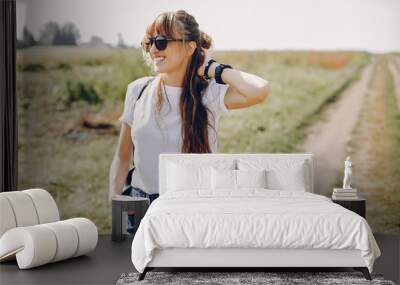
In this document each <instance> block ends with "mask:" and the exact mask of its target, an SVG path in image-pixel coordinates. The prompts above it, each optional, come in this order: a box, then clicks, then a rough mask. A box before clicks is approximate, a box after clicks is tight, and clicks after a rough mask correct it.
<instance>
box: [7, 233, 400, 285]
mask: <svg viewBox="0 0 400 285" xmlns="http://www.w3.org/2000/svg"><path fill="white" fill-rule="evenodd" d="M375 238H376V240H377V242H378V244H379V247H380V249H381V251H382V256H381V257H380V258H378V259H377V260H376V262H375V266H374V273H375V272H376V273H382V274H383V275H384V276H385V279H389V280H392V281H394V282H395V283H399V282H400V235H397V236H395V235H375ZM131 243H132V239H128V240H126V241H124V242H121V243H116V242H112V241H111V237H110V236H108V235H107V236H99V243H98V245H97V248H96V250H95V251H93V252H92V253H90V254H89V255H87V256H80V257H77V258H74V259H69V260H64V261H61V262H57V263H51V264H47V265H44V266H41V267H37V268H33V269H28V270H19V269H18V266H17V264H16V262H15V261H14V262H7V263H2V264H0V284H1V285H6V284H7V285H8V284H115V283H116V282H117V280H118V278H119V276H120V275H121V274H122V273H124V272H132V271H135V269H134V267H133V265H132V262H131V258H130V253H131ZM210 270H211V269H210ZM284 270H285V269H284V268H283V269H282V268H280V269H279V271H284ZM342 270H344V269H342V268H338V269H337V271H342ZM271 271H278V270H274V269H272V268H271ZM287 271H291V270H290V269H287ZM292 271H293V270H292ZM306 271H316V270H315V269H307V270H306ZM329 271H336V270H335V269H334V268H332V269H329Z"/></svg>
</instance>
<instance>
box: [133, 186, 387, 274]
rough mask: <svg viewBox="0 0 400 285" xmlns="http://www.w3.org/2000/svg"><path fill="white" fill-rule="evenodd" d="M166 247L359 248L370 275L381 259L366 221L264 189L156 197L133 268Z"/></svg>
mask: <svg viewBox="0 0 400 285" xmlns="http://www.w3.org/2000/svg"><path fill="white" fill-rule="evenodd" d="M169 247H180V248H188V247H197V248H224V247H226V248H318V249H359V250H360V251H361V256H362V258H363V259H364V260H365V264H366V266H367V267H368V269H369V271H370V272H372V268H373V263H374V260H375V259H376V258H377V257H379V256H380V254H381V253H380V250H379V247H378V245H377V244H376V241H375V239H374V237H373V235H372V232H371V229H370V227H369V225H368V223H367V222H366V220H365V219H364V218H362V217H361V216H359V215H357V214H355V213H353V212H351V211H349V210H347V209H345V208H343V207H341V206H339V205H337V204H335V203H333V202H332V201H331V200H330V199H329V198H327V197H325V196H322V195H318V194H313V193H308V192H300V191H281V190H265V189H246V190H244V189H241V190H240V191H233V192H229V191H226V192H224V191H221V190H218V192H215V193H212V192H204V191H203V192H199V191H180V192H170V193H166V194H164V195H162V196H160V197H159V198H158V199H156V200H155V201H154V202H153V203H152V204H151V206H150V207H149V209H148V211H147V213H146V215H145V217H144V218H143V220H142V221H141V223H140V226H139V228H138V230H137V232H136V235H135V237H134V239H133V242H132V262H133V265H134V266H135V268H136V269H137V270H138V271H139V272H143V270H144V268H145V267H146V265H147V264H148V263H149V262H150V261H151V260H152V257H153V252H154V249H156V248H158V249H163V248H169Z"/></svg>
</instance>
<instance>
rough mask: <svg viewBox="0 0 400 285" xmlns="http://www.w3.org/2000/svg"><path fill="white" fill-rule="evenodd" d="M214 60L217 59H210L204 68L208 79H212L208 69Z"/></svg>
mask: <svg viewBox="0 0 400 285" xmlns="http://www.w3.org/2000/svg"><path fill="white" fill-rule="evenodd" d="M213 62H216V61H215V60H213V59H210V60H209V61H208V63H207V66H206V68H205V69H204V77H205V78H206V79H207V80H208V79H211V78H210V77H209V76H208V69H209V68H210V66H211V64H212V63H213Z"/></svg>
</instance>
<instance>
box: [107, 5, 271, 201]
mask: <svg viewBox="0 0 400 285" xmlns="http://www.w3.org/2000/svg"><path fill="white" fill-rule="evenodd" d="M141 44H142V49H143V56H144V58H145V60H146V62H147V63H148V64H149V65H150V66H151V67H152V68H153V70H154V71H155V72H156V73H157V75H156V76H145V77H142V78H139V79H136V80H134V81H133V82H131V83H130V84H129V85H128V88H127V93H126V97H125V103H124V110H123V113H122V115H121V117H120V118H119V120H120V121H121V122H122V127H121V132H120V137H119V142H118V146H117V150H116V153H115V156H114V159H113V162H112V165H111V168H110V188H109V198H110V199H111V198H112V196H114V195H118V194H123V195H130V196H141V197H148V198H149V199H150V201H151V202H152V201H153V200H154V199H156V198H157V197H158V156H159V154H160V153H210V152H217V148H218V142H217V130H218V121H219V119H220V117H221V115H223V114H226V113H227V112H229V110H231V109H238V108H245V107H249V106H252V105H255V104H258V103H261V102H263V101H264V100H265V99H266V98H267V96H268V94H269V93H270V87H269V83H268V81H267V80H265V79H263V78H260V77H259V76H256V75H253V74H249V73H246V72H243V71H239V70H236V69H234V68H233V67H231V66H229V65H226V64H225V65H224V64H221V63H218V62H216V61H215V60H213V59H212V58H211V57H210V52H209V51H210V48H211V47H212V39H211V38H210V37H209V36H208V35H207V34H206V33H204V32H202V31H201V30H200V29H199V25H198V23H197V22H196V20H195V18H194V17H193V16H192V15H190V14H188V13H187V12H186V11H184V10H178V11H176V12H165V13H162V14H160V15H159V16H157V17H156V19H155V20H154V21H153V23H151V24H150V25H149V26H148V28H147V30H146V34H145V36H144V38H143V41H142V42H141ZM147 84H148V85H147ZM146 85H147V86H146ZM144 87H145V89H144V92H143V93H142V95H141V96H140V98H139V100H138V97H139V94H140V92H141V90H142V89H143V88H144ZM164 101H166V102H168V108H167V104H164ZM132 149H133V150H134V151H133V152H134V153H133V160H134V166H135V170H134V172H133V175H132V182H131V185H129V187H128V188H127V189H125V190H124V191H123V188H124V182H125V179H126V176H127V173H128V171H129V165H130V162H131V157H132Z"/></svg>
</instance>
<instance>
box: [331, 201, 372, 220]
mask: <svg viewBox="0 0 400 285" xmlns="http://www.w3.org/2000/svg"><path fill="white" fill-rule="evenodd" d="M332 202H334V203H336V204H339V205H340V206H342V207H344V208H346V209H349V210H350V211H353V212H354V213H357V214H359V215H360V216H361V217H363V218H364V219H365V207H366V200H365V198H362V197H359V198H357V199H354V200H340V199H332Z"/></svg>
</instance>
